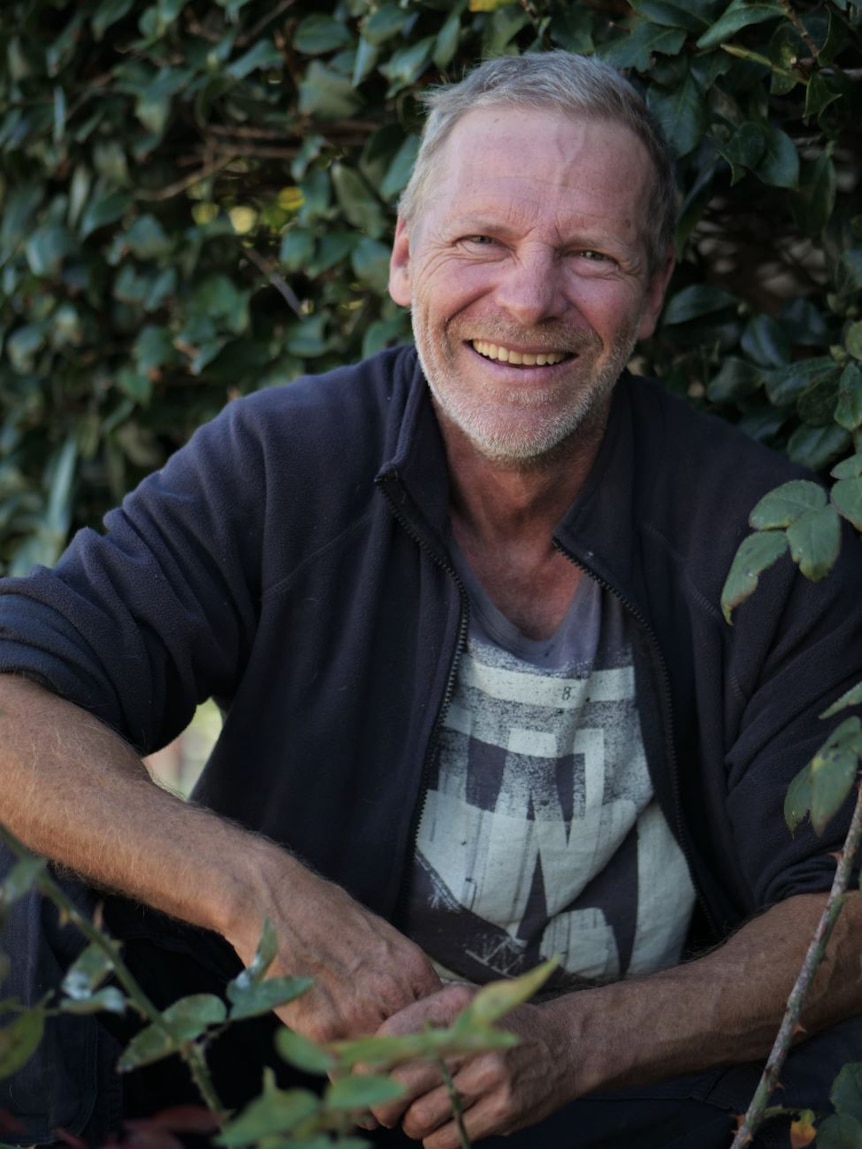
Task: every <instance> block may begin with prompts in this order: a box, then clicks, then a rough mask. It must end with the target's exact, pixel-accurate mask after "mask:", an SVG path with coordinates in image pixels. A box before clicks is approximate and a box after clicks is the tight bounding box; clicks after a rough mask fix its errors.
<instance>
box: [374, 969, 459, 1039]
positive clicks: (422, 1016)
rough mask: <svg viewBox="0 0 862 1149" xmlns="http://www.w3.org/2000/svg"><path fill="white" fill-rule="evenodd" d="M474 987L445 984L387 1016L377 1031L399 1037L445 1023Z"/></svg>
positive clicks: (455, 1013)
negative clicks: (428, 1026)
mask: <svg viewBox="0 0 862 1149" xmlns="http://www.w3.org/2000/svg"><path fill="white" fill-rule="evenodd" d="M475 992H476V991H475V989H474V988H473V987H472V986H468V985H466V984H462V983H460V982H459V983H456V984H453V985H447V986H444V987H443V989H441V990H438V991H437V992H436V993H432V994H429V995H428V996H427V997H423V998H421V999H420V1000H419V1001H414V1002H411V1003H410V1004H409V1005H406V1006H405V1007H404V1008H403V1009H401V1010H399V1011H398V1012H397V1013H394V1014H393V1015H392V1016H391V1017H389V1018H388V1019H387V1020H386V1021H384V1023H383V1024H382V1025H381V1026H380V1028H379V1029H378V1031H377V1032H378V1033H379V1034H387V1035H389V1036H400V1035H401V1034H404V1033H416V1032H417V1031H418V1030H420V1029H424V1027H425V1026H426V1025H431V1026H446V1025H450V1024H451V1022H452V1021H453V1020H454V1019H455V1018H456V1017H457V1016H458V1014H459V1013H460V1012H461V1010H462V1009H464V1007H465V1006H466V1005H467V1004H468V1002H469V1001H470V1000H471V999H472V997H473V996H474V994H475Z"/></svg>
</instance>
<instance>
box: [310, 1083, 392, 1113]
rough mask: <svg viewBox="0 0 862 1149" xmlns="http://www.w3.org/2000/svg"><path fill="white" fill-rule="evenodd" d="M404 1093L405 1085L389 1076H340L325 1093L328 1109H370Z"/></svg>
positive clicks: (325, 1102) (325, 1103) (324, 1097)
mask: <svg viewBox="0 0 862 1149" xmlns="http://www.w3.org/2000/svg"><path fill="white" fill-rule="evenodd" d="M403 1095H404V1086H403V1085H401V1084H399V1082H397V1081H393V1080H392V1079H391V1078H389V1077H374V1076H372V1075H370V1074H369V1075H364V1074H363V1075H361V1076H357V1077H339V1078H336V1080H335V1081H333V1082H331V1083H330V1085H329V1086H328V1087H327V1089H326V1091H325V1093H324V1094H323V1104H324V1105H325V1106H326V1108H327V1109H369V1108H370V1107H371V1106H372V1105H382V1104H383V1103H384V1102H386V1101H394V1100H395V1099H396V1098H397V1097H402V1096H403Z"/></svg>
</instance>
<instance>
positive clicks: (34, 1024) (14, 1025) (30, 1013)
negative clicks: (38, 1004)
mask: <svg viewBox="0 0 862 1149" xmlns="http://www.w3.org/2000/svg"><path fill="white" fill-rule="evenodd" d="M44 1032H45V1014H44V1012H43V1010H41V1009H28V1010H27V1012H26V1013H22V1014H21V1015H20V1016H19V1017H16V1018H15V1019H14V1020H13V1021H11V1022H8V1023H5V1022H4V1025H3V1028H2V1029H0V1079H2V1078H4V1077H11V1076H12V1074H13V1073H17V1072H18V1070H19V1069H22V1068H23V1067H24V1066H25V1065H26V1064H27V1062H28V1061H29V1060H30V1058H31V1057H32V1056H33V1054H34V1053H35V1052H36V1050H37V1049H38V1048H39V1042H40V1041H41V1040H42V1034H43V1033H44Z"/></svg>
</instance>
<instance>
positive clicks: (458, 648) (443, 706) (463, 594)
mask: <svg viewBox="0 0 862 1149" xmlns="http://www.w3.org/2000/svg"><path fill="white" fill-rule="evenodd" d="M397 481H398V480H397V477H396V476H394V475H393V476H389V475H386V476H382V477H381V478H380V479H378V480H377V484H378V486H379V487H380V489H381V491H382V492H383V494H384V496H385V498H386V501H387V503H388V504H389V509H390V511H391V512H392V515H393V517H394V519H395V521H396V522H397V523H398V525H399V526H400V527H401V529H402V530H403V531H404V532H405V534H406V535H407V536H408V538H410V539H412V540H413V542H415V543H416V545H417V546H418V547H419V548H420V549H421V550H423V551H424V552H425V553H426V554H427V555H428V556H429V557H430V558H431V560H432V561H433V562H434V563H436V564H437V566H439V567H440V569H441V570H442V571H444V573H445V574H448V575H449V576H450V577H451V578H452V579H453V580H454V582H455V585H456V587H457V588H458V595H459V597H460V600H461V610H460V613H459V619H458V633H457V635H456V639H455V650H454V652H453V654H452V659H451V662H450V663H449V673H448V674H447V676H446V686H445V688H444V691H443V698H442V700H441V702H440V706H439V709H438V710H437V717H436V719H435V721H434V728H433V730H432V731H431V737H430V738H429V740H428V746H427V748H426V751H425V757H424V759H423V761H422V772H421V774H420V776H419V795H418V797H417V800H416V802H415V804H414V807H413V815H412V818H411V822H410V834H409V837H408V842H409V850H410V856H409V859H408V864H407V865H406V866H405V868H404V876H403V878H402V881H401V887H400V890H399V894H398V900H397V902H396V904H395V916H394V920H395V924H396V925H397V924H398V923H400V922H403V920H404V917H405V916H406V910H407V905H406V903H407V891H408V888H409V881H410V874H411V866H412V861H413V859H414V858H415V857H416V848H417V846H418V844H419V826H420V824H421V822H422V815H423V814H424V813H425V805H426V803H427V801H428V780H429V778H430V776H431V766H432V763H433V761H434V756H435V754H436V753H437V748H438V746H439V744H440V737H441V733H442V730H443V723H444V722H445V720H446V715H447V713H448V711H449V707H450V705H451V704H452V698H453V696H454V694H455V683H456V681H457V677H458V668H459V666H460V665H461V656H462V655H463V653H464V649H465V647H466V645H467V630H468V628H469V625H470V596H469V595H468V593H467V588H466V587H465V586H464V583H463V582H462V580H461V576H460V575H459V574H458V572H457V571H456V570H455V568H454V566H453V565H452V563H451V562H449V560H448V558H447V557H446V556H445V555H443V554H441V553H440V552H439V551H437V550H435V549H434V548H433V547H432V546H431V545H430V544H429V543H428V541H427V540H426V539H424V538H423V537H422V535H421V534H420V533H419V532H418V531H417V530H416V529H415V527H414V526H413V524H412V523H411V522H410V520H409V519H408V518H407V516H406V515H404V514H403V513H402V512H401V510H400V509H399V508H398V506H397V505H396V503H395V499H394V497H393V495H392V493H391V491H390V490H389V487H390V484H391V483H393V482H397Z"/></svg>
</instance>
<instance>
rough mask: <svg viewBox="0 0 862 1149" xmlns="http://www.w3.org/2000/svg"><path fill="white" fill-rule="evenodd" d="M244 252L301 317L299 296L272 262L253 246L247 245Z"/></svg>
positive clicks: (292, 309)
mask: <svg viewBox="0 0 862 1149" xmlns="http://www.w3.org/2000/svg"><path fill="white" fill-rule="evenodd" d="M245 254H246V255H247V256H248V258H249V259H250V260H251V262H252V263H253V264H254V265H255V267H257V268H259V270H260V271H262V272H263V274H264V275H265V276H266V278H267V279H268V280H269V282H270V283H271V284H272V286H273V287H274V288H275V289H276V291H278V292H279V293H280V294H281V296H282V298H283V299H284V300H285V302H286V303H287V305H288V307H289V308H290V309H291V311H293V312H295V314H296V315H298V316H299V318H300V319H302V317H303V316H302V304H301V303H300V302H299V297H298V296H297V294H296V292H295V291H294V290H293V288H292V287H291V286H290V284H289V283H288V282H287V280H286V279H285V278H284V277H283V276H282V275H280V274H279V272H278V271H276V269H275V266H274V264H273V262H272V261H271V260H268V259H266V258H265V257H264V256H262V255H261V254H260V252H259V251H255V249H254V248H253V247H247V248H246V249H245Z"/></svg>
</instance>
